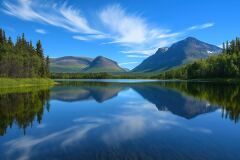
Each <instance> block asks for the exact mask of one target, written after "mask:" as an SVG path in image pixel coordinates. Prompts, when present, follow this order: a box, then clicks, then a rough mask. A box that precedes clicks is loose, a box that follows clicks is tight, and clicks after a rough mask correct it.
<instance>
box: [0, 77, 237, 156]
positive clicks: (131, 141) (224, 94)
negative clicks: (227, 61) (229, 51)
mask: <svg viewBox="0 0 240 160" xmlns="http://www.w3.org/2000/svg"><path fill="white" fill-rule="evenodd" d="M59 83H60V84H58V85H56V86H54V87H53V88H42V89H41V88H39V89H38V90H36V89H29V88H28V89H26V91H25V92H21V93H19V92H18V93H12V92H11V93H8V92H6V93H2V94H0V120H1V122H0V135H1V136H0V152H1V153H2V154H1V155H0V159H18V158H23V159H24V158H25V159H239V158H240V153H239V152H238V148H239V147H240V141H239V140H240V134H239V133H240V125H239V117H240V86H239V85H234V84H223V83H221V84H219V83H205V82H204V83H203V82H202V83H196V82H182V81H132V82H127V81H125V80H124V81H120V82H119V81H118V82H114V81H111V82H110V81H107V82H106V81H98V82H96V81H94V82H93V81H87V82H86V81H76V80H75V81H67V80H65V81H61V82H59Z"/></svg>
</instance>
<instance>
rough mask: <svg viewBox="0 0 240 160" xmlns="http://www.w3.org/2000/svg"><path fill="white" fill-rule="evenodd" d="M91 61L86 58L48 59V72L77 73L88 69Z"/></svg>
mask: <svg viewBox="0 0 240 160" xmlns="http://www.w3.org/2000/svg"><path fill="white" fill-rule="evenodd" d="M92 61H93V59H92V58H88V57H73V56H65V57H60V58H51V59H50V70H51V72H57V73H58V72H65V73H66V72H69V73H72V72H79V71H81V70H83V69H84V68H86V67H88V66H89V65H90V63H91V62H92Z"/></svg>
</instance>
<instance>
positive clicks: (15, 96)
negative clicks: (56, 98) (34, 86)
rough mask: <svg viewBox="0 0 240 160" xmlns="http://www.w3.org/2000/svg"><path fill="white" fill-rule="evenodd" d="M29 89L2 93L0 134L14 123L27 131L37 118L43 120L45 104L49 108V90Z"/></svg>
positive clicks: (39, 120)
mask: <svg viewBox="0 0 240 160" xmlns="http://www.w3.org/2000/svg"><path fill="white" fill-rule="evenodd" d="M27 90H28V92H23V93H8V94H0V135H4V134H5V133H6V131H7V128H8V127H11V126H12V125H13V123H16V124H17V126H18V127H19V128H22V129H23V130H24V133H25V129H26V128H27V127H29V126H31V125H32V123H33V121H34V120H35V118H36V119H37V121H38V122H39V123H40V122H41V120H42V116H43V112H44V106H46V107H47V109H48V110H49V107H50V106H49V104H48V103H47V102H48V99H49V90H38V91H37V90H34V91H29V89H27Z"/></svg>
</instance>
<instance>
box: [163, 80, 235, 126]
mask: <svg viewBox="0 0 240 160" xmlns="http://www.w3.org/2000/svg"><path fill="white" fill-rule="evenodd" d="M163 86H164V87H167V88H172V89H175V90H178V91H180V92H183V93H185V94H187V95H190V96H193V97H195V98H198V99H201V100H206V101H208V102H210V103H211V104H215V105H218V106H220V107H221V108H222V109H223V117H225V118H230V119H231V120H234V121H235V122H237V121H238V120H239V119H240V86H239V85H230V84H222V83H190V82H189V83H164V84H163Z"/></svg>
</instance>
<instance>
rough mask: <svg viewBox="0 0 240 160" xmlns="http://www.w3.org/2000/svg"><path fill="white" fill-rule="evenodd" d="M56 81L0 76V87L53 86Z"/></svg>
mask: <svg viewBox="0 0 240 160" xmlns="http://www.w3.org/2000/svg"><path fill="white" fill-rule="evenodd" d="M55 84H56V82H55V81H54V80H52V79H49V78H0V89H8V88H21V87H37V86H53V85H55Z"/></svg>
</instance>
